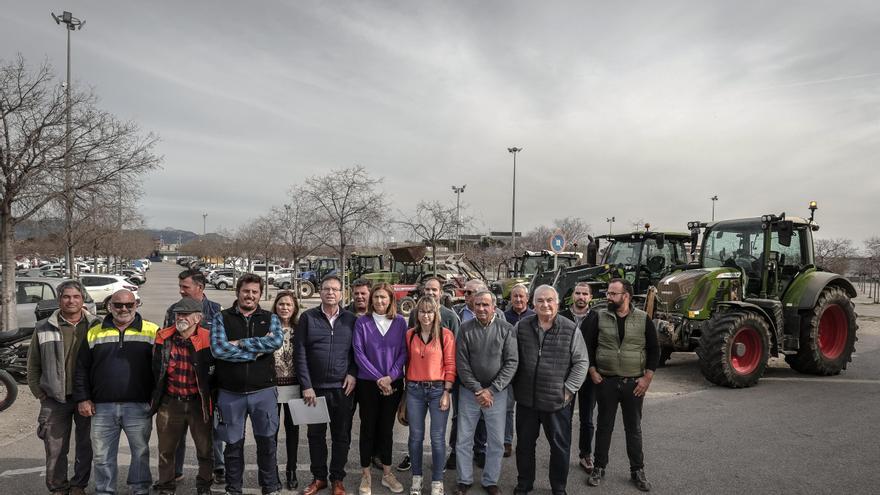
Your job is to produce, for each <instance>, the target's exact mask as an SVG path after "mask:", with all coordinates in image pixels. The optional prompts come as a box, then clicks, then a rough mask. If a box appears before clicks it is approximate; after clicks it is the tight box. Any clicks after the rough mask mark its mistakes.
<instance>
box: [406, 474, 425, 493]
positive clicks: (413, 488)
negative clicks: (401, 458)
mask: <svg viewBox="0 0 880 495" xmlns="http://www.w3.org/2000/svg"><path fill="white" fill-rule="evenodd" d="M409 495H422V477H421V476H419V475H417V474H416V475H413V477H412V485H410V487H409Z"/></svg>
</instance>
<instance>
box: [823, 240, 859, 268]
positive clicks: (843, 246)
mask: <svg viewBox="0 0 880 495" xmlns="http://www.w3.org/2000/svg"><path fill="white" fill-rule="evenodd" d="M815 250H816V265H817V266H820V267H822V268H824V269H826V270H829V271H832V272H834V273H839V274H841V275H843V274H845V273H846V272H847V270H849V261H850V258H852V257H854V256H855V255H856V248H855V246H853V243H852V240H851V239H842V238H835V239H816V242H815Z"/></svg>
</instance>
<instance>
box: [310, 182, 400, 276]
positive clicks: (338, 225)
mask: <svg viewBox="0 0 880 495" xmlns="http://www.w3.org/2000/svg"><path fill="white" fill-rule="evenodd" d="M382 180H383V179H381V178H379V179H374V178H373V177H371V176H370V174H369V173H368V172H367V171H366V169H365V168H364V167H362V166H360V165H356V166H354V167H351V168H346V169H342V170H334V171H332V172H330V173H328V174H327V175H320V176H312V177H309V178H308V179H306V182H305V184H304V185H303V188H302V193H303V195H304V197H305V200H306V201H308V202H309V204H312V205H314V206H315V218H316V220H317V222H316V225H315V231H316V232H317V233H318V237H317V238H318V240H319V242H321V244H323V245H325V246H327V247H330V248H332V249H333V251H334V252H335V254H336V256H337V257H338V258H339V266H340V267H341V268H340V273H341V274H342V276H343V278H344V276H345V275H344V274H345V270H344V268H343V267H345V259H346V252H347V249H348V247H349V246H350V245H351V243H352V239H354V238H355V237H356V236H358V235H361V234H363V233H364V231H365V229H367V228H368V227H378V226H379V225H380V222H381V221H382V220H383V217H384V216H385V210H386V198H385V196H384V195H383V194H382V193H381V192H380V191H379V190H378V187H379V186H380V185H381V184H382ZM344 284H345V280H343V285H344Z"/></svg>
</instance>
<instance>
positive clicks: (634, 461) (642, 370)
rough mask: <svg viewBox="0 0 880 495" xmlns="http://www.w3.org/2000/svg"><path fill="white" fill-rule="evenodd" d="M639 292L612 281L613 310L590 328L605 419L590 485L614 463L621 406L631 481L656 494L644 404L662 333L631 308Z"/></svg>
mask: <svg viewBox="0 0 880 495" xmlns="http://www.w3.org/2000/svg"><path fill="white" fill-rule="evenodd" d="M632 294H633V289H632V285H631V284H630V283H629V282H627V281H626V280H623V279H619V278H615V279H613V280H611V281H610V282H609V283H608V292H607V293H606V295H607V297H608V307H607V308H606V309H604V310H602V311H600V312H599V314H598V318H596V320H594V321H593V322H591V323H590V325H589V326H588V327H587V351H588V352H589V353H590V365H591V366H590V371H589V374H590V380H592V381H593V383H594V384H595V386H596V402H597V403H598V409H599V417H598V418H597V421H596V422H597V426H598V427H597V428H596V465H595V467H594V468H593V472H592V473H590V477H589V478H588V479H587V484H588V485H590V486H599V483H600V482H601V480H602V478H603V477H604V476H605V467H606V466H607V465H608V449H609V447H611V432H612V431H613V430H614V420H615V416H616V415H617V405H618V404H620V408H621V411H622V413H623V414H622V415H623V427H624V430H625V431H626V453H627V455H628V456H629V469H630V478H631V479H632V482H633V484H635V485H636V488H638V489H639V490H642V491H644V492H647V491H650V490H651V483H650V482H648V479H647V478H646V477H645V469H644V468H645V460H644V454H643V452H642V403H643V402H644V400H645V392H647V391H648V387H649V386H650V385H651V380H652V379H653V377H654V370H656V369H657V364H658V362H659V360H660V346H659V345H658V344H657V330H656V329H655V328H654V322H652V321H651V319H650V318H648V315H647V314H645V312H644V311H641V310H639V309H636V308H634V307H632V306H631V304H630V303H631V301H632Z"/></svg>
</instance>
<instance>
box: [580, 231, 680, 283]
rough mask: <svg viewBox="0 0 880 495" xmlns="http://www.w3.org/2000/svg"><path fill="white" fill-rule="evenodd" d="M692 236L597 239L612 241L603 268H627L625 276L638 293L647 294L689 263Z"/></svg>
mask: <svg viewBox="0 0 880 495" xmlns="http://www.w3.org/2000/svg"><path fill="white" fill-rule="evenodd" d="M690 237H691V236H690V234H687V233H681V232H655V231H650V230H648V231H644V232H630V233H626V234H609V235H602V236H599V237H598V238H597V239H602V240H605V241H608V242H609V244H608V246H606V248H605V253H604V256H603V257H602V263H601V264H602V265H610V266H617V267H620V268H622V269H623V276H624V278H625V279H626V280H628V281H629V282H630V283H631V284H633V290H634V292H635V293H636V294H644V293H645V292H647V290H648V287H650V286H651V285H655V284H656V283H657V282H658V281H659V280H660V279H661V278H663V277H665V276H666V275H668V274H669V273H671V272H672V271H674V270H677V269H681V268H683V267H684V266H686V265H687V263H688V252H687V249H686V248H685V243H686V242H688V241H689V240H690Z"/></svg>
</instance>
